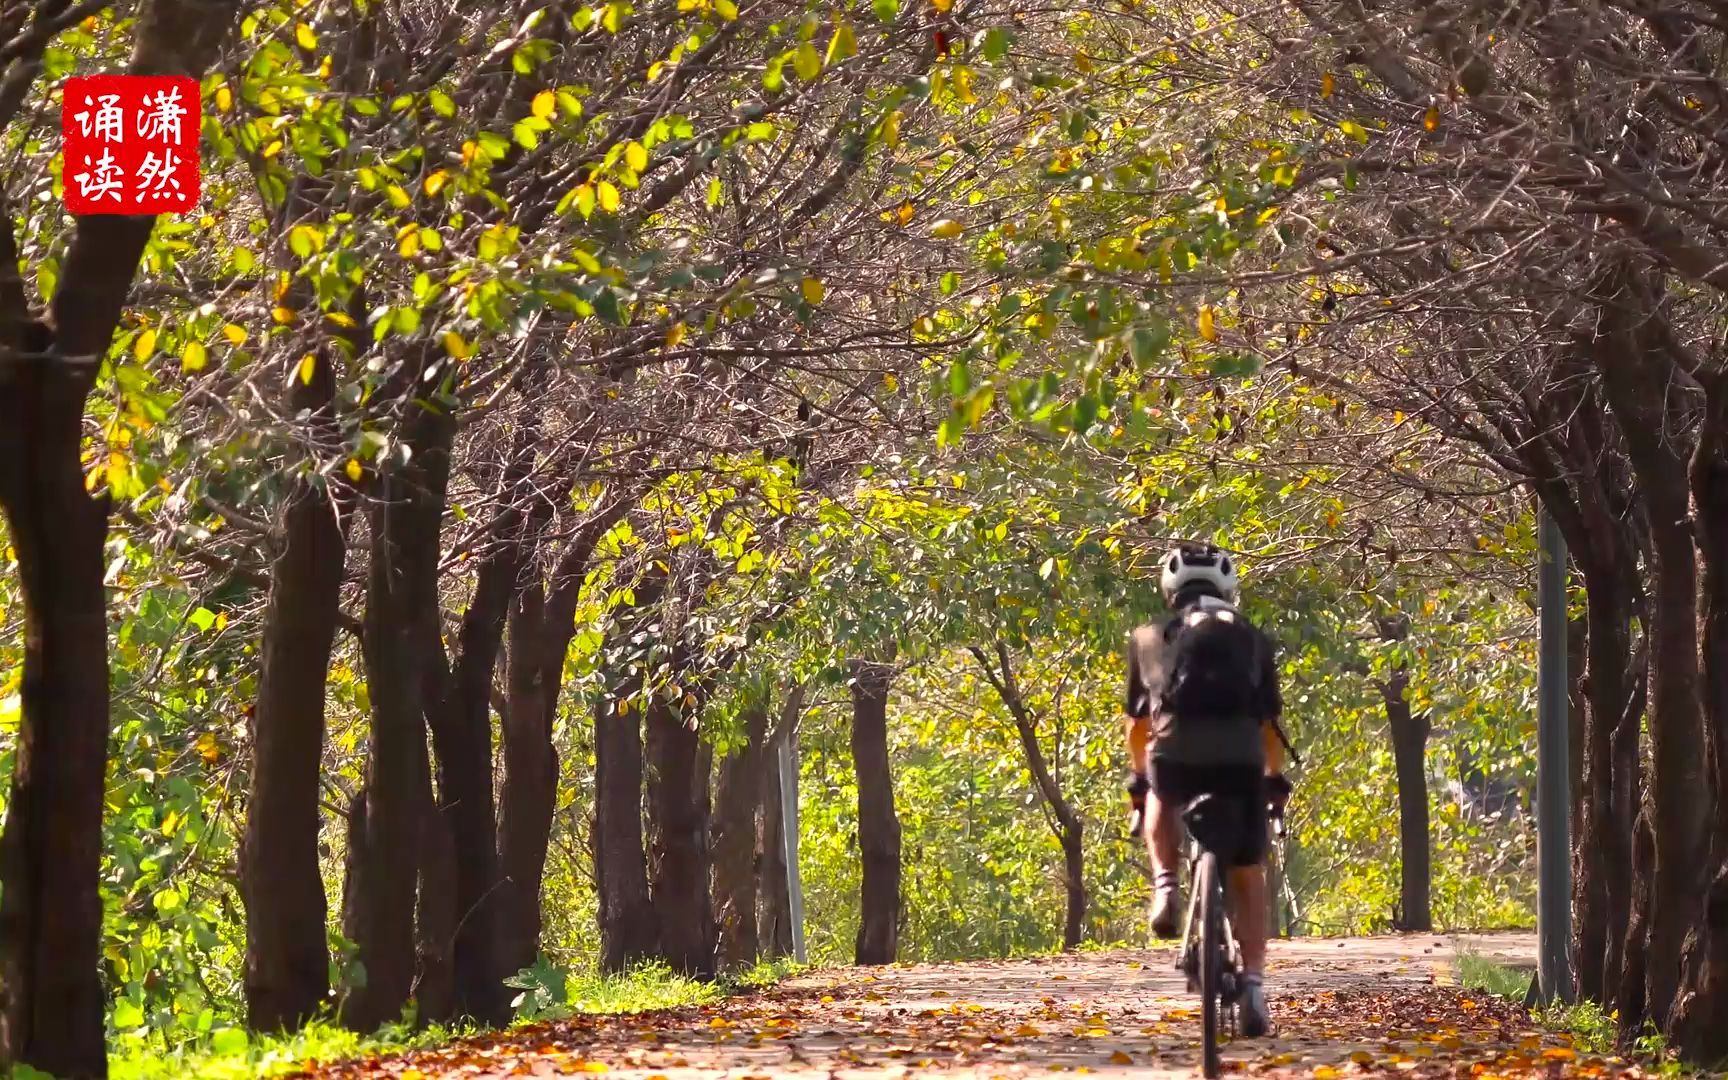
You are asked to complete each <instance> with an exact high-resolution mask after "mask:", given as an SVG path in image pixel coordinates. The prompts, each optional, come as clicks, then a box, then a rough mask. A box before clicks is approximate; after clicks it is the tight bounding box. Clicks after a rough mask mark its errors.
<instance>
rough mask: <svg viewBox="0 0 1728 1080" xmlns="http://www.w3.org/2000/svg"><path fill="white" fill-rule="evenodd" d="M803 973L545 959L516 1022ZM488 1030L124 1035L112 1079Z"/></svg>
mask: <svg viewBox="0 0 1728 1080" xmlns="http://www.w3.org/2000/svg"><path fill="white" fill-rule="evenodd" d="M802 970H804V969H803V968H802V967H801V966H800V965H798V964H795V963H793V962H792V961H790V960H776V961H767V962H763V963H760V964H757V965H756V966H754V967H752V968H749V969H747V970H745V971H742V972H737V973H734V974H729V975H726V976H723V977H721V978H719V979H716V980H711V981H702V980H699V979H692V978H689V977H687V976H683V975H679V974H677V973H675V972H673V971H672V970H671V969H670V968H668V967H666V966H665V965H664V964H647V965H643V966H641V967H638V968H636V969H635V970H633V971H630V972H628V973H626V974H615V975H602V974H572V973H570V972H566V971H562V970H561V969H558V968H555V967H553V966H551V965H549V964H547V963H546V962H545V961H544V960H542V961H541V963H539V964H537V965H535V966H534V967H532V968H528V969H526V970H524V971H523V972H521V973H520V974H518V975H517V976H515V977H514V978H512V979H510V980H509V985H510V987H511V993H512V996H513V1004H514V1008H515V1013H516V1024H518V1025H520V1024H528V1023H543V1022H547V1021H553V1020H558V1019H561V1018H564V1017H569V1016H575V1015H579V1014H583V1013H589V1014H598V1013H612V1014H618V1013H641V1012H654V1011H657V1010H661V1009H676V1008H680V1007H683V1006H689V1005H712V1004H716V1003H718V1002H720V1001H722V1000H724V999H725V998H727V997H730V996H733V995H738V994H748V993H754V992H757V991H761V990H764V989H767V988H769V987H771V986H773V985H775V984H776V983H778V982H780V981H781V980H783V979H786V978H790V977H791V976H793V975H795V974H797V973H798V972H800V971H802ZM480 1033H481V1032H480V1031H479V1029H476V1028H472V1027H462V1028H450V1027H441V1026H436V1025H434V1026H425V1027H417V1026H415V1025H413V1024H412V1023H407V1022H405V1023H401V1024H394V1025H390V1026H387V1027H385V1028H382V1029H380V1030H379V1031H378V1032H377V1033H375V1034H373V1035H365V1036H363V1035H357V1034H355V1033H354V1032H352V1031H348V1030H345V1029H343V1028H341V1027H338V1026H337V1025H335V1024H334V1023H331V1022H328V1021H317V1022H314V1023H312V1024H309V1025H307V1026H306V1027H305V1028H303V1029H301V1030H300V1031H298V1032H296V1033H294V1034H293V1035H285V1036H249V1035H248V1034H247V1033H246V1032H245V1031H243V1030H241V1029H239V1028H226V1029H221V1030H217V1031H215V1032H213V1033H211V1034H209V1035H207V1036H205V1037H203V1038H200V1039H198V1040H195V1041H191V1042H187V1043H183V1044H181V1045H179V1046H173V1047H168V1046H164V1045H163V1043H162V1041H161V1040H160V1038H145V1037H126V1036H122V1037H119V1038H116V1039H115V1040H114V1041H113V1043H112V1045H113V1047H114V1053H113V1054H112V1055H111V1056H110V1059H109V1076H110V1078H111V1080H179V1078H188V1080H241V1078H250V1077H269V1076H280V1075H283V1074H285V1073H291V1072H294V1071H297V1070H299V1069H301V1068H304V1067H305V1065H306V1063H308V1062H314V1061H319V1062H334V1061H346V1060H350V1059H353V1058H359V1057H371V1056H374V1055H389V1054H400V1053H406V1052H409V1051H412V1050H423V1049H429V1048H431V1047H435V1046H439V1045H442V1044H444V1043H447V1042H449V1041H451V1040H452V1039H456V1038H461V1037H463V1036H469V1035H476V1034H480ZM39 1076H40V1074H38V1077H39ZM29 1080H38V1078H37V1077H32V1078H29Z"/></svg>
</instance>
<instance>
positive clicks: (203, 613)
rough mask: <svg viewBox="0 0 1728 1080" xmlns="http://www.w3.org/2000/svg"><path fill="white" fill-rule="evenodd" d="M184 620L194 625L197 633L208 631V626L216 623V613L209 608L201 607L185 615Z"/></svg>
mask: <svg viewBox="0 0 1728 1080" xmlns="http://www.w3.org/2000/svg"><path fill="white" fill-rule="evenodd" d="M186 621H187V622H189V623H191V624H192V625H193V626H196V627H197V628H198V632H199V633H209V631H210V628H211V627H212V626H215V625H216V613H215V612H214V611H211V610H210V609H209V608H202V607H201V608H199V609H198V610H196V611H194V612H193V613H192V614H190V615H188V616H186Z"/></svg>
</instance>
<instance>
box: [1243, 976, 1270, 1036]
mask: <svg viewBox="0 0 1728 1080" xmlns="http://www.w3.org/2000/svg"><path fill="white" fill-rule="evenodd" d="M1236 1025H1237V1027H1238V1028H1240V1029H1241V1032H1242V1036H1243V1037H1244V1038H1248V1039H1258V1038H1260V1037H1261V1036H1262V1035H1265V1034H1266V1033H1267V1032H1268V1031H1270V1030H1272V1017H1271V1016H1270V1015H1269V1014H1268V1013H1267V1010H1266V987H1265V986H1264V985H1262V984H1261V981H1260V980H1259V979H1257V978H1254V977H1251V976H1245V977H1244V978H1243V979H1242V991H1241V994H1240V995H1239V996H1238V997H1237V998H1236Z"/></svg>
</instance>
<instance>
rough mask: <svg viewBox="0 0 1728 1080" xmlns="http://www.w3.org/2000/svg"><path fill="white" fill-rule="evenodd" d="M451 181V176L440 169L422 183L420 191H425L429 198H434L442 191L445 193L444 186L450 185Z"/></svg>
mask: <svg viewBox="0 0 1728 1080" xmlns="http://www.w3.org/2000/svg"><path fill="white" fill-rule="evenodd" d="M449 180H450V174H449V173H447V172H445V171H444V170H443V169H439V170H438V171H437V172H435V173H432V174H431V175H430V176H428V177H426V179H425V180H423V181H422V182H421V184H420V190H422V191H424V192H425V193H426V196H427V197H428V198H431V197H432V196H435V195H437V194H438V193H439V192H440V191H443V190H444V185H445V184H446V183H448V182H449Z"/></svg>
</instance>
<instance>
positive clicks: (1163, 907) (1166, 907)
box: [1152, 874, 1182, 940]
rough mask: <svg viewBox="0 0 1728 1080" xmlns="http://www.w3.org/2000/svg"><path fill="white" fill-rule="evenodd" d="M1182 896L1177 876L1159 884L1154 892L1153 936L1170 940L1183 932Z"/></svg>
mask: <svg viewBox="0 0 1728 1080" xmlns="http://www.w3.org/2000/svg"><path fill="white" fill-rule="evenodd" d="M1181 920H1182V894H1181V891H1180V890H1178V889H1177V888H1176V880H1175V875H1174V874H1172V875H1171V876H1170V878H1169V879H1168V880H1164V881H1160V882H1158V886H1157V888H1155V889H1154V890H1153V892H1152V936H1153V937H1155V938H1161V939H1164V940H1169V939H1170V938H1173V937H1176V936H1177V935H1178V934H1179V933H1180V932H1181V926H1180V924H1181Z"/></svg>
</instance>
